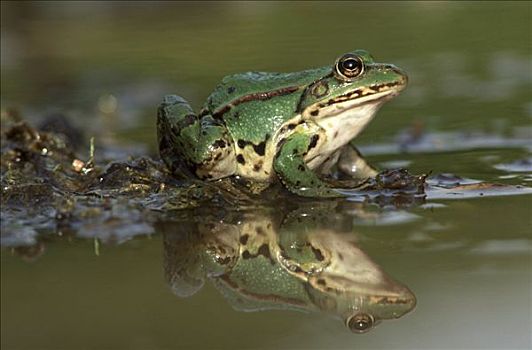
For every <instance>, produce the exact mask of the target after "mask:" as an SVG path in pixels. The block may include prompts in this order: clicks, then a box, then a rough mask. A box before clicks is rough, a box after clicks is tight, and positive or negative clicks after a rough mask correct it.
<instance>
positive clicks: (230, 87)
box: [227, 86, 236, 94]
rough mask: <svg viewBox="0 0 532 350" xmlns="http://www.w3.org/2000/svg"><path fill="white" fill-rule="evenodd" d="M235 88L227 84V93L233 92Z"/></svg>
mask: <svg viewBox="0 0 532 350" xmlns="http://www.w3.org/2000/svg"><path fill="white" fill-rule="evenodd" d="M235 90H236V88H235V87H234V86H229V87H228V88H227V93H228V94H232V93H233V92H235Z"/></svg>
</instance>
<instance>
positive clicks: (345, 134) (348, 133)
mask: <svg viewBox="0 0 532 350" xmlns="http://www.w3.org/2000/svg"><path fill="white" fill-rule="evenodd" d="M389 95H390V91H386V93H380V94H375V95H373V96H371V97H373V98H368V99H366V100H365V101H360V99H356V100H350V101H345V102H340V103H336V104H334V105H331V106H327V107H324V108H323V109H322V110H320V115H323V116H325V117H322V118H317V119H316V120H315V122H316V123H317V124H318V125H319V126H320V127H321V128H323V129H324V130H325V133H326V140H327V141H326V142H325V143H324V144H323V145H322V147H321V149H320V150H319V152H320V153H321V154H324V155H325V154H327V155H328V154H331V153H333V152H334V151H336V150H337V149H339V148H340V147H343V146H345V145H346V144H347V143H348V142H349V141H351V140H352V139H354V138H355V137H356V136H357V135H358V134H359V133H360V132H361V131H362V130H364V128H365V127H366V126H367V125H368V124H369V122H370V121H371V120H372V119H373V117H374V116H375V114H376V113H377V111H378V110H379V108H380V107H381V106H382V104H383V103H384V102H385V100H387V99H385V98H383V97H385V96H386V97H388V96H389ZM368 97H369V96H368ZM361 102H362V103H361Z"/></svg>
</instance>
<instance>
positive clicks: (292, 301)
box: [219, 274, 307, 306]
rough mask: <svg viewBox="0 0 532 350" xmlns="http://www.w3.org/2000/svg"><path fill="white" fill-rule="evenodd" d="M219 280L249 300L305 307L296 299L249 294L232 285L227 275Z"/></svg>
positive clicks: (273, 295) (234, 284) (301, 301)
mask: <svg viewBox="0 0 532 350" xmlns="http://www.w3.org/2000/svg"><path fill="white" fill-rule="evenodd" d="M219 278H220V280H222V281H223V282H224V283H226V284H227V285H228V286H229V287H231V288H232V289H233V290H235V291H237V292H238V293H240V294H242V295H244V296H246V297H249V298H253V299H256V300H262V301H270V302H276V303H286V304H290V305H299V306H305V305H307V303H306V302H305V301H303V300H300V299H296V298H289V297H280V296H278V295H275V294H259V293H254V292H251V291H249V290H245V289H243V288H240V287H239V286H238V285H237V284H236V283H234V282H233V281H232V280H231V277H229V276H228V275H227V274H224V275H221V276H220V277H219Z"/></svg>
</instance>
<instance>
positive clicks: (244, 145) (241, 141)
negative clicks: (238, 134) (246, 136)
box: [236, 140, 247, 148]
mask: <svg viewBox="0 0 532 350" xmlns="http://www.w3.org/2000/svg"><path fill="white" fill-rule="evenodd" d="M246 143H247V142H246V141H244V140H238V141H237V142H236V144H237V145H238V147H240V148H244V147H246Z"/></svg>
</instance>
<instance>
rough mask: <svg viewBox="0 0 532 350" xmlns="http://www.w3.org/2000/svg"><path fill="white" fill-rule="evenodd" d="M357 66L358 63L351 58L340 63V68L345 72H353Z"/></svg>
mask: <svg viewBox="0 0 532 350" xmlns="http://www.w3.org/2000/svg"><path fill="white" fill-rule="evenodd" d="M357 65H358V61H356V60H354V59H352V58H350V59H347V60H345V61H344V62H343V63H342V66H343V67H344V69H347V70H354V69H356V68H357Z"/></svg>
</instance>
